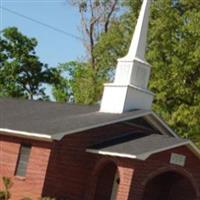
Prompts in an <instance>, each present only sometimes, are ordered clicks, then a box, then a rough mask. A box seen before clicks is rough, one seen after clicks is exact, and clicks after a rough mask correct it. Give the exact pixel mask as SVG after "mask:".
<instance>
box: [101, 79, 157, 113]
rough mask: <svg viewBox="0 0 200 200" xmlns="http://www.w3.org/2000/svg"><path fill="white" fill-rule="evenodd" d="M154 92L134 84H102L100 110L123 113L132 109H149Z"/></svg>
mask: <svg viewBox="0 0 200 200" xmlns="http://www.w3.org/2000/svg"><path fill="white" fill-rule="evenodd" d="M153 96H154V94H153V93H152V92H150V91H148V90H145V89H142V88H138V87H136V86H134V85H130V84H129V85H116V84H113V83H110V84H105V85H104V93H103V98H102V102H101V108H100V112H106V113H123V112H126V111H130V110H134V109H144V110H150V109H151V104H152V101H153Z"/></svg>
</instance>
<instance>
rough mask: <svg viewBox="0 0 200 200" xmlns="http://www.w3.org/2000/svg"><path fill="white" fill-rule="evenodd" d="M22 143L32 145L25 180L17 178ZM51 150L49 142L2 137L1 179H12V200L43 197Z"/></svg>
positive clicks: (0, 156) (0, 144) (0, 147)
mask: <svg viewBox="0 0 200 200" xmlns="http://www.w3.org/2000/svg"><path fill="white" fill-rule="evenodd" d="M21 143H26V144H31V145H32V148H31V154H30V158H29V162H28V166H27V173H26V177H25V178H22V177H16V176H15V170H16V164H17V159H18V153H19V150H20V144H21ZM50 148H51V144H50V143H49V142H41V141H37V140H30V139H22V138H17V137H12V136H9V137H8V136H5V135H0V178H1V177H2V176H6V177H10V178H11V180H12V182H13V186H12V188H11V194H12V198H11V199H12V200H19V199H21V198H22V197H32V198H33V199H38V197H40V196H41V193H42V189H43V184H44V178H45V175H46V169H47V165H48V159H49V154H50ZM1 188H2V182H1Z"/></svg>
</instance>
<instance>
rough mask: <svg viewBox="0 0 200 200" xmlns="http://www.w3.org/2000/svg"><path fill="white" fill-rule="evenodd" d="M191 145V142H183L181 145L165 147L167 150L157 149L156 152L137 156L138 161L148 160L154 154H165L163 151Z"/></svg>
mask: <svg viewBox="0 0 200 200" xmlns="http://www.w3.org/2000/svg"><path fill="white" fill-rule="evenodd" d="M189 143H190V141H189V140H188V141H185V142H181V143H179V144H175V145H171V146H168V147H165V148H160V149H156V150H154V151H149V152H146V153H143V154H140V155H137V159H139V160H146V159H147V158H148V157H149V156H151V155H153V154H156V153H160V152H163V151H167V150H170V149H174V148H177V147H181V146H184V145H188V144H189Z"/></svg>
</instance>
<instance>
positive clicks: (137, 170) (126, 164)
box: [116, 147, 200, 200]
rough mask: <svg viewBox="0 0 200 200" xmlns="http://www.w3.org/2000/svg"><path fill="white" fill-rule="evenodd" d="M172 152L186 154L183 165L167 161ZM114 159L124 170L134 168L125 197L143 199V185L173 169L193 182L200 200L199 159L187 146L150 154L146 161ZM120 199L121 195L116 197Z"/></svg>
mask: <svg viewBox="0 0 200 200" xmlns="http://www.w3.org/2000/svg"><path fill="white" fill-rule="evenodd" d="M172 152H173V153H179V154H183V155H186V156H187V161H186V166H185V167H180V166H177V165H172V164H170V163H169V160H170V155H171V153H172ZM116 159H117V160H118V165H119V166H120V167H121V168H124V170H126V169H127V168H129V169H131V168H132V169H134V175H133V177H132V178H131V179H132V180H131V184H130V193H129V196H128V198H125V199H128V200H131V199H134V200H143V193H144V190H145V185H146V184H147V182H148V181H149V180H151V179H152V178H153V177H156V176H157V175H159V174H161V173H164V172H168V171H174V172H176V173H178V174H180V175H181V176H183V177H187V178H188V179H187V180H190V181H191V182H192V183H191V184H193V187H194V188H195V189H196V190H198V200H200V193H199V192H200V160H199V159H198V158H197V157H196V156H194V154H193V153H191V151H189V150H188V149H187V147H179V148H175V149H172V150H169V151H165V152H161V153H158V154H155V155H152V156H151V157H149V158H148V159H147V160H146V161H139V160H131V159H119V158H116ZM121 177H122V176H121ZM122 182H123V180H122ZM182 183H183V182H182ZM183 184H184V183H183ZM123 187H124V186H123ZM183 188H184V187H183ZM122 199H123V197H121V196H119V198H117V200H122ZM123 200H124V199H123ZM191 200H192V199H191Z"/></svg>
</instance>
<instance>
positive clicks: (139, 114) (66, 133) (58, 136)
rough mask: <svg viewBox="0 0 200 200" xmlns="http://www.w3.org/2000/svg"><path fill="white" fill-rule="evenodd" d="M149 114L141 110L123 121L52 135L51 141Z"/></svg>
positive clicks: (149, 112) (147, 111)
mask: <svg viewBox="0 0 200 200" xmlns="http://www.w3.org/2000/svg"><path fill="white" fill-rule="evenodd" d="M102 113H103V112H102ZM151 113H152V111H150V110H143V112H140V111H138V114H136V115H134V116H128V117H124V118H123V119H117V120H112V121H110V122H105V123H101V124H97V125H93V126H88V127H84V128H79V129H75V130H73V131H69V132H64V133H58V134H55V135H52V139H54V140H61V139H62V138H63V137H64V136H65V135H69V134H73V133H78V132H82V131H86V130H89V129H94V128H99V127H102V126H107V125H110V124H115V123H119V122H122V121H126V120H131V119H135V118H138V117H143V116H145V115H148V114H151ZM119 115H120V114H119Z"/></svg>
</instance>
